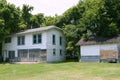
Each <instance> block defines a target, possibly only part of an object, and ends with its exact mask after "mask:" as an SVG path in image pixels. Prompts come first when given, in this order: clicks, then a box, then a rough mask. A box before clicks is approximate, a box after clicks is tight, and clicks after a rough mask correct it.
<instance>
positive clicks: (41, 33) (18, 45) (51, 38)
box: [2, 26, 65, 62]
mask: <svg viewBox="0 0 120 80" xmlns="http://www.w3.org/2000/svg"><path fill="white" fill-rule="evenodd" d="M2 55H3V60H4V61H6V60H10V61H11V60H12V61H17V62H28V61H30V62H31V61H32V62H33V61H36V62H59V61H64V60H65V37H64V34H63V32H62V30H61V29H60V28H58V27H55V26H47V27H40V28H35V29H28V30H25V31H22V32H19V33H15V34H12V35H8V36H6V37H5V40H4V42H3V45H2Z"/></svg>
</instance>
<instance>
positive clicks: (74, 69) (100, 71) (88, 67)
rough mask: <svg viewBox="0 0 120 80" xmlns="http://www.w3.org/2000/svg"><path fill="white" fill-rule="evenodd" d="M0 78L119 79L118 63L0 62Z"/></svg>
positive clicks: (54, 79) (39, 79)
mask: <svg viewBox="0 0 120 80" xmlns="http://www.w3.org/2000/svg"><path fill="white" fill-rule="evenodd" d="M0 80H120V64H119V63H117V64H114V63H79V62H65V63H52V64H50V63H39V64H0Z"/></svg>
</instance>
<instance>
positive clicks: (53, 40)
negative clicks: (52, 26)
mask: <svg viewBox="0 0 120 80" xmlns="http://www.w3.org/2000/svg"><path fill="white" fill-rule="evenodd" d="M52 43H53V45H55V44H56V42H55V35H53V36H52Z"/></svg>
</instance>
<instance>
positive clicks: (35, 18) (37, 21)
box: [30, 13, 44, 28]
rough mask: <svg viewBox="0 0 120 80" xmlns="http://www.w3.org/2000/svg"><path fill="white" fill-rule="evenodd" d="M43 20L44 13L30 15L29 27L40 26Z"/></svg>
mask: <svg viewBox="0 0 120 80" xmlns="http://www.w3.org/2000/svg"><path fill="white" fill-rule="evenodd" d="M43 21H44V15H43V14H42V13H39V14H36V15H32V17H31V18H30V26H31V28H37V27H41V26H42V25H43Z"/></svg>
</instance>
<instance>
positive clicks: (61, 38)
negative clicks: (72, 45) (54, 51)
mask: <svg viewBox="0 0 120 80" xmlns="http://www.w3.org/2000/svg"><path fill="white" fill-rule="evenodd" d="M60 45H62V37H61V36H60Z"/></svg>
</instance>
